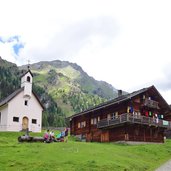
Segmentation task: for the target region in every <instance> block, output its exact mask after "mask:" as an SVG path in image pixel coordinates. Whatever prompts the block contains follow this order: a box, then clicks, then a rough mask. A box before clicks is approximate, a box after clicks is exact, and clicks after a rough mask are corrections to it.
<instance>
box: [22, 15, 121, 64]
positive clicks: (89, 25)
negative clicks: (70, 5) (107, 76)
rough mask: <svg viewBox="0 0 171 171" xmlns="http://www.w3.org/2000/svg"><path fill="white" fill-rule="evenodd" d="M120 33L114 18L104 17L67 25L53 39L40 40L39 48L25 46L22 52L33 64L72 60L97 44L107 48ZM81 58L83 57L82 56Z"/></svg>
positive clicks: (99, 46)
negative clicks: (85, 49) (84, 49)
mask: <svg viewBox="0 0 171 171" xmlns="http://www.w3.org/2000/svg"><path fill="white" fill-rule="evenodd" d="M118 32H119V26H118V25H117V23H116V21H115V19H114V18H112V17H108V16H102V17H97V18H91V19H87V20H84V21H78V22H74V23H72V24H69V25H66V26H65V27H64V28H63V29H61V30H60V31H58V32H56V33H54V35H53V37H51V38H50V39H48V41H47V42H46V39H45V40H43V38H42V40H39V41H41V44H38V45H37V46H35V45H34V46H30V45H29V46H27V44H26V46H25V49H23V51H21V53H20V58H22V56H28V57H29V58H30V60H31V61H32V62H36V60H35V59H37V61H40V60H54V59H61V60H72V59H73V57H74V56H77V55H78V54H79V52H80V51H81V50H82V49H83V48H85V47H87V45H88V46H93V44H94V43H96V46H98V48H101V49H103V48H105V47H107V46H109V45H110V44H112V42H113V40H114V39H115V37H116V35H117V34H118ZM87 50H88V49H87ZM80 57H81V56H80Z"/></svg>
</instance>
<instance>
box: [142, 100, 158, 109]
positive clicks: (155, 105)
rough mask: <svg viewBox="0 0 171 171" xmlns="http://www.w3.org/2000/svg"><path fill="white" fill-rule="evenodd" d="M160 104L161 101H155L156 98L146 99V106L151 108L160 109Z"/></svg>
mask: <svg viewBox="0 0 171 171" xmlns="http://www.w3.org/2000/svg"><path fill="white" fill-rule="evenodd" d="M158 104H159V103H158V102H157V101H154V100H149V99H145V101H144V106H147V107H150V108H155V109H158V108H159V105H158Z"/></svg>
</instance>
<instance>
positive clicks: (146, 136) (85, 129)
mask: <svg viewBox="0 0 171 171" xmlns="http://www.w3.org/2000/svg"><path fill="white" fill-rule="evenodd" d="M69 119H70V129H71V135H75V136H80V137H82V138H83V139H85V140H86V141H87V142H92V141H95V142H114V141H140V142H164V131H165V130H166V129H171V122H170V121H171V109H170V106H169V105H168V104H167V102H166V101H165V100H164V99H163V97H162V96H161V95H160V93H159V92H158V91H157V89H156V88H155V87H154V86H151V87H148V88H144V89H141V90H138V91H135V92H133V93H130V94H126V95H120V96H118V97H117V98H115V99H113V100H110V101H108V102H105V103H103V104H101V105H98V106H96V107H94V108H91V109H88V110H86V111H83V112H81V113H78V114H75V115H73V116H71V117H70V118H69Z"/></svg>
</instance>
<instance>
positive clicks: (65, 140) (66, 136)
mask: <svg viewBox="0 0 171 171" xmlns="http://www.w3.org/2000/svg"><path fill="white" fill-rule="evenodd" d="M64 142H68V128H65V137H64Z"/></svg>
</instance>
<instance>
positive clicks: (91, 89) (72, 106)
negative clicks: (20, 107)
mask: <svg viewBox="0 0 171 171" xmlns="http://www.w3.org/2000/svg"><path fill="white" fill-rule="evenodd" d="M30 69H31V71H32V73H33V75H34V79H33V91H34V92H36V94H37V95H38V96H39V98H40V100H41V102H42V104H43V105H44V106H45V111H44V113H43V126H64V125H65V124H66V122H65V118H66V117H67V116H70V115H72V114H74V113H77V112H80V111H83V110H86V109H88V108H90V107H93V106H95V105H98V104H99V103H103V102H104V101H106V100H108V99H112V98H114V97H116V95H117V90H116V89H115V88H113V87H112V85H110V84H108V83H106V82H104V81H97V80H95V79H94V78H93V77H90V76H88V74H87V73H85V72H84V71H83V70H82V68H81V67H80V66H78V65H77V64H74V63H70V62H66V61H59V60H56V61H51V62H39V63H35V64H32V65H30ZM24 70H27V66H21V67H17V65H16V64H13V63H11V62H8V61H6V60H3V59H2V58H1V57H0V80H1V81H0V100H2V99H3V98H5V97H7V96H8V95H9V94H11V93H12V92H14V91H15V90H16V89H18V88H19V87H20V75H22V74H23V72H25V71H24Z"/></svg>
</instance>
